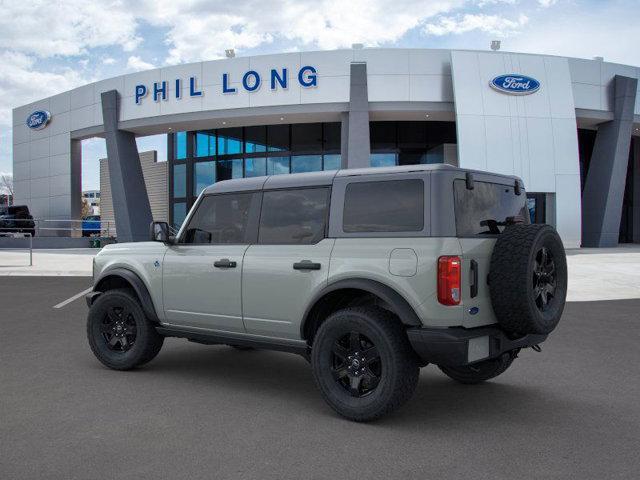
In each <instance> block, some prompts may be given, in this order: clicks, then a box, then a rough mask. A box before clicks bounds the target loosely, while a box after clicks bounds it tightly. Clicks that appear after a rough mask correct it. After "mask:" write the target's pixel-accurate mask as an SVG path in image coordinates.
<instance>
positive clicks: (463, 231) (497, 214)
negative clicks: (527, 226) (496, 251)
mask: <svg viewBox="0 0 640 480" xmlns="http://www.w3.org/2000/svg"><path fill="white" fill-rule="evenodd" d="M473 187H474V188H473V190H469V189H467V185H466V182H465V181H464V180H456V181H455V182H454V187H453V190H454V197H455V213H456V232H457V235H458V236H460V237H469V236H476V235H495V234H499V233H500V232H502V230H504V227H505V226H506V225H508V224H509V223H516V222H520V223H529V212H528V210H527V205H526V198H527V196H526V194H525V192H524V190H522V191H521V192H520V195H516V194H515V191H514V187H513V186H510V185H501V184H498V183H487V182H478V181H476V182H474V184H473Z"/></svg>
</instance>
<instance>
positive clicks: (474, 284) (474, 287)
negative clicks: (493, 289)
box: [469, 260, 478, 298]
mask: <svg viewBox="0 0 640 480" xmlns="http://www.w3.org/2000/svg"><path fill="white" fill-rule="evenodd" d="M469 290H470V292H469V293H470V294H471V298H474V297H477V296H478V262H476V261H475V260H471V288H470V289H469Z"/></svg>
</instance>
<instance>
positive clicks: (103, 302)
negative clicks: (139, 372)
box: [87, 289, 164, 370]
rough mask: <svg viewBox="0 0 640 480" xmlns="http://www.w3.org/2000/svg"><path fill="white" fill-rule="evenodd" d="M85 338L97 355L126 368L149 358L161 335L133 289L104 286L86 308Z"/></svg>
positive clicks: (113, 365) (157, 348)
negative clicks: (104, 290)
mask: <svg viewBox="0 0 640 480" xmlns="http://www.w3.org/2000/svg"><path fill="white" fill-rule="evenodd" d="M87 339H88V340H89V346H90V347H91V351H92V352H93V353H94V355H95V356H96V358H97V359H98V360H100V362H102V363H103V364H104V365H105V366H107V367H109V368H112V369H114V370H129V369H132V368H135V367H139V366H141V365H144V364H145V363H147V362H149V361H151V360H152V359H153V358H154V357H155V356H156V355H157V354H158V352H160V349H161V348H162V343H163V341H164V337H162V335H160V334H159V333H158V332H157V331H156V328H155V325H154V324H153V323H152V322H151V321H149V319H148V318H147V317H146V315H145V313H144V311H143V310H142V307H141V305H140V301H139V300H138V298H137V297H136V295H135V292H133V291H132V290H127V289H115V290H107V291H106V292H103V293H102V294H100V295H99V296H98V297H97V298H96V299H95V300H94V301H93V304H92V305H91V307H90V308H89V314H88V315H87Z"/></svg>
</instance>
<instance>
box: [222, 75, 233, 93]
mask: <svg viewBox="0 0 640 480" xmlns="http://www.w3.org/2000/svg"><path fill="white" fill-rule="evenodd" d="M222 93H236V89H235V88H233V87H230V86H229V74H228V73H223V74H222Z"/></svg>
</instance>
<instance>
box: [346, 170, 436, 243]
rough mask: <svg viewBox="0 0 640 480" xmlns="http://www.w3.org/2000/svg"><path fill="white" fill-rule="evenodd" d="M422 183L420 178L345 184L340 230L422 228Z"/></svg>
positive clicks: (368, 230)
mask: <svg viewBox="0 0 640 480" xmlns="http://www.w3.org/2000/svg"><path fill="white" fill-rule="evenodd" d="M424 208H425V205H424V182H423V181H422V180H419V179H408V180H385V181H377V182H354V183H350V184H349V185H347V188H346V191H345V197H344V214H343V222H342V229H343V231H344V232H346V233H359V232H420V231H422V229H423V228H424Z"/></svg>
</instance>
